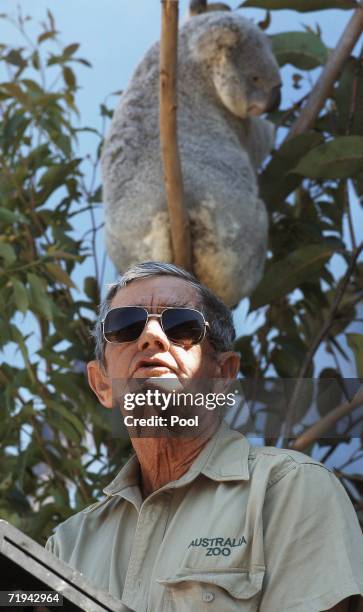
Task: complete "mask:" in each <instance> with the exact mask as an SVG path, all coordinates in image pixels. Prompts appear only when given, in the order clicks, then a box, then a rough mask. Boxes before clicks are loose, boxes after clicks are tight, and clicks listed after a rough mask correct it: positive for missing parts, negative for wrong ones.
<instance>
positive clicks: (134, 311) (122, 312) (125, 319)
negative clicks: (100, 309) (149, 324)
mask: <svg viewBox="0 0 363 612" xmlns="http://www.w3.org/2000/svg"><path fill="white" fill-rule="evenodd" d="M146 318H147V313H146V311H145V310H144V309H143V308H137V307H136V306H135V307H132V308H113V309H112V310H110V312H108V313H107V315H106V318H105V322H104V334H105V338H106V340H108V341H109V342H132V341H133V340H137V338H138V337H139V336H140V335H141V333H142V330H143V329H144V327H145V323H146Z"/></svg>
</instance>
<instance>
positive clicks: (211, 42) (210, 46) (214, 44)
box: [189, 25, 242, 62]
mask: <svg viewBox="0 0 363 612" xmlns="http://www.w3.org/2000/svg"><path fill="white" fill-rule="evenodd" d="M241 38H242V34H241V31H240V30H238V29H236V28H233V27H231V26H228V25H214V26H212V27H210V28H208V29H207V30H206V31H205V32H203V33H202V34H200V33H199V35H197V33H196V35H195V36H192V37H191V39H190V40H189V47H190V50H191V53H192V55H193V57H194V59H195V60H197V61H199V62H201V61H202V62H204V61H206V62H210V61H213V59H214V58H215V57H216V56H217V55H218V54H219V53H220V52H221V51H223V50H224V49H231V48H233V47H235V46H237V44H238V43H240V42H241Z"/></svg>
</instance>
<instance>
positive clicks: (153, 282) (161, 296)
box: [112, 276, 199, 308]
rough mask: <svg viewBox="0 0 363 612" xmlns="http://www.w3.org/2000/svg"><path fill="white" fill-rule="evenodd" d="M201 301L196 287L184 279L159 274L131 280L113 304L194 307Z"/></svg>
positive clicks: (120, 290) (120, 291) (119, 292)
mask: <svg viewBox="0 0 363 612" xmlns="http://www.w3.org/2000/svg"><path fill="white" fill-rule="evenodd" d="M198 303H199V296H198V293H197V290H196V288H195V287H193V286H192V285H191V284H190V283H188V282H187V281H184V280H183V279H179V278H175V277H168V276H165V277H164V276H158V277H148V278H145V279H137V280H134V281H131V282H130V283H128V284H127V285H126V287H122V288H121V289H119V291H118V292H117V294H116V295H115V296H114V298H113V300H112V306H113V307H114V306H126V305H127V306H145V307H147V308H150V307H154V308H160V307H165V306H177V307H181V308H186V307H189V308H193V307H195V306H197V305H198Z"/></svg>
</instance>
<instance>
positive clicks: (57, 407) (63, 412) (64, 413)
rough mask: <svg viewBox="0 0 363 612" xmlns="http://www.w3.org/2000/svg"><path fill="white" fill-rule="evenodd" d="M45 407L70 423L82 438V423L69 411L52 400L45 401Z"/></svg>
mask: <svg viewBox="0 0 363 612" xmlns="http://www.w3.org/2000/svg"><path fill="white" fill-rule="evenodd" d="M47 405H48V406H49V407H50V408H51V409H52V410H54V411H55V412H57V413H58V414H59V415H60V416H61V417H62V418H64V419H66V420H67V421H69V422H70V423H72V425H73V427H74V428H75V430H76V431H77V432H78V433H79V434H80V436H81V437H82V436H83V434H84V425H83V423H82V422H81V421H80V420H79V419H78V418H77V417H76V416H75V415H74V414H73V413H72V412H70V410H69V409H67V408H65V407H64V406H62V404H60V403H59V402H54V401H53V400H47Z"/></svg>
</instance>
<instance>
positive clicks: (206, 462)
mask: <svg viewBox="0 0 363 612" xmlns="http://www.w3.org/2000/svg"><path fill="white" fill-rule="evenodd" d="M249 448H250V445H249V442H248V440H247V438H245V436H243V435H242V434H241V433H239V432H238V431H235V430H232V429H230V427H229V426H228V425H227V423H226V422H225V421H222V422H221V424H220V426H219V428H218V430H217V431H216V433H215V434H214V435H213V436H212V438H211V439H210V440H209V441H208V442H207V444H206V445H205V447H204V448H203V450H202V451H201V452H200V453H199V455H198V457H197V458H196V459H195V461H194V462H193V463H192V465H191V466H190V468H189V470H188V471H187V472H186V473H185V474H184V475H183V476H182V477H181V478H179V479H178V480H176V481H174V482H170V483H168V484H167V485H165V486H164V487H162V489H163V490H167V489H172V488H173V489H174V488H179V487H181V486H184V485H185V484H188V483H189V482H191V481H192V480H195V478H197V476H199V474H204V475H205V476H207V477H208V478H211V479H212V480H216V481H219V482H223V481H230V480H249V478H250V475H249V469H248V455H249ZM139 484H140V464H139V462H138V459H137V456H136V454H134V455H133V456H132V457H131V458H130V459H129V460H128V461H127V463H126V464H125V465H124V466H123V468H122V469H121V470H120V472H119V473H118V474H117V476H116V478H114V479H113V480H112V482H110V484H109V485H107V487H105V488H104V489H103V492H104V493H105V494H106V495H108V496H112V495H117V494H119V493H121V491H123V490H124V489H125V488H127V487H131V486H139Z"/></svg>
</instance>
